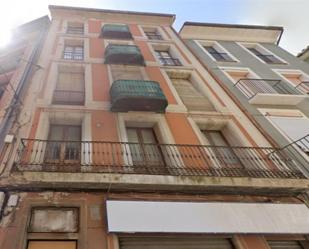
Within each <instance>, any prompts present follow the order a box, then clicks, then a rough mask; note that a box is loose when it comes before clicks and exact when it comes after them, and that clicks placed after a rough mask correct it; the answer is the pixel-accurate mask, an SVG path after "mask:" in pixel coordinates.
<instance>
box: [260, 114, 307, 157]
mask: <svg viewBox="0 0 309 249" xmlns="http://www.w3.org/2000/svg"><path fill="white" fill-rule="evenodd" d="M265 116H266V117H267V118H268V119H269V120H270V121H271V123H272V124H273V125H274V126H275V127H277V128H278V129H279V130H280V131H281V133H283V134H284V135H285V136H287V137H288V138H289V139H290V140H291V142H293V141H297V140H299V139H301V138H303V137H305V136H306V135H308V134H309V119H308V118H307V117H305V116H304V115H302V114H301V113H300V112H282V111H281V112H276V111H269V112H266V114H265ZM297 145H298V146H299V147H300V148H301V149H302V150H303V151H304V152H305V153H309V141H306V140H305V141H300V142H299V143H297Z"/></svg>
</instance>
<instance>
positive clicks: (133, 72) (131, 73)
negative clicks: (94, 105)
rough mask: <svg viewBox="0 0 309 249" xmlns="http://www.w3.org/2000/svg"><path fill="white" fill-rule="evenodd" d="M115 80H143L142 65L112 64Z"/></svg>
mask: <svg viewBox="0 0 309 249" xmlns="http://www.w3.org/2000/svg"><path fill="white" fill-rule="evenodd" d="M111 71H112V76H113V81H116V80H143V75H142V73H141V70H140V67H132V66H123V65H111Z"/></svg>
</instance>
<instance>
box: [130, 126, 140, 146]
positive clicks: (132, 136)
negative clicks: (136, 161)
mask: <svg viewBox="0 0 309 249" xmlns="http://www.w3.org/2000/svg"><path fill="white" fill-rule="evenodd" d="M127 136H128V142H130V143H138V142H139V141H138V135H137V131H136V130H135V129H127Z"/></svg>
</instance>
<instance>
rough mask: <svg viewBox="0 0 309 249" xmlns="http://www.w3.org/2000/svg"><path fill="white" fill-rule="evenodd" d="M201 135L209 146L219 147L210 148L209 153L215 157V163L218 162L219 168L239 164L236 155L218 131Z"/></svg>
mask: <svg viewBox="0 0 309 249" xmlns="http://www.w3.org/2000/svg"><path fill="white" fill-rule="evenodd" d="M203 133H204V135H205V137H206V139H207V140H208V142H209V144H210V145H212V146H219V147H213V148H211V152H212V153H213V154H214V155H215V161H217V162H219V163H220V164H221V165H220V166H221V167H222V166H223V167H224V166H226V165H229V166H230V165H235V166H236V165H238V164H239V160H238V158H237V156H236V154H235V153H234V151H233V150H232V149H231V148H230V146H229V144H228V143H227V141H226V139H225V138H224V136H223V134H222V133H221V132H220V131H203ZM221 146H222V147H221Z"/></svg>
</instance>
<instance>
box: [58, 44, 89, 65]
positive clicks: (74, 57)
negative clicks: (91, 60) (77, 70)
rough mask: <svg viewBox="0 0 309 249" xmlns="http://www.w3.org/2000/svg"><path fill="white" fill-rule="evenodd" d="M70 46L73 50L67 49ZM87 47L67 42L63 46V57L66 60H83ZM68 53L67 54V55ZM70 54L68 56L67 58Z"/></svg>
mask: <svg viewBox="0 0 309 249" xmlns="http://www.w3.org/2000/svg"><path fill="white" fill-rule="evenodd" d="M68 48H72V51H71V52H68V51H66V50H67V49H68ZM78 48H81V52H77V51H76V50H77V49H78ZM84 50H85V48H84V46H83V45H70V44H65V45H64V47H63V59H64V60H72V61H83V60H84V59H85V51H84ZM66 54H67V55H66ZM66 56H68V58H66Z"/></svg>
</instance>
